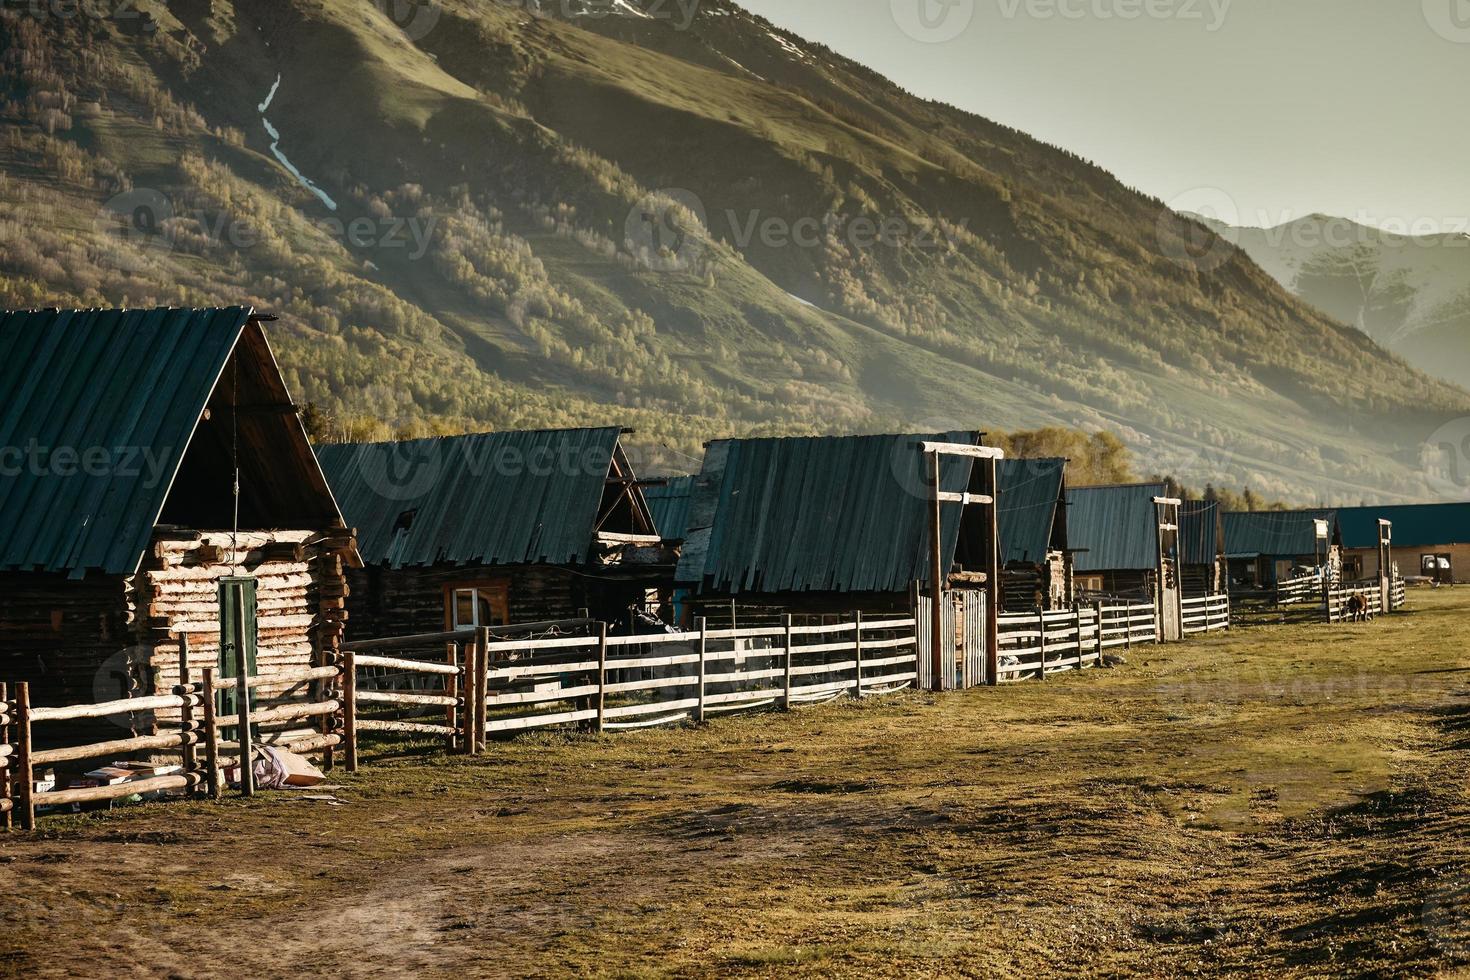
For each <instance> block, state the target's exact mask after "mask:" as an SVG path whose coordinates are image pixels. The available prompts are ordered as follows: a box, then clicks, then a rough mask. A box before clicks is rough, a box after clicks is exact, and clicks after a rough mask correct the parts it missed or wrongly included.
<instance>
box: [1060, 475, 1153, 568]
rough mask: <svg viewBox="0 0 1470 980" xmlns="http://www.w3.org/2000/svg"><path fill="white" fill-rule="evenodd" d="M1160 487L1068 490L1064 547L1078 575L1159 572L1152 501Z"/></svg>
mask: <svg viewBox="0 0 1470 980" xmlns="http://www.w3.org/2000/svg"><path fill="white" fill-rule="evenodd" d="M1167 491H1168V488H1167V487H1166V486H1165V485H1164V484H1162V483H1126V484H1118V485H1115V486H1105V487H1068V488H1067V545H1068V547H1070V548H1072V549H1073V550H1075V551H1077V559H1076V570H1077V571H1078V572H1103V571H1112V572H1131V571H1146V570H1148V569H1151V568H1157V567H1158V557H1159V555H1158V553H1159V537H1158V536H1159V527H1158V511H1157V509H1156V508H1155V506H1154V502H1153V501H1154V498H1155V497H1164V496H1167V495H1168V492H1167Z"/></svg>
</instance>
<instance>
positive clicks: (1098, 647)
mask: <svg viewBox="0 0 1470 980" xmlns="http://www.w3.org/2000/svg"><path fill="white" fill-rule="evenodd" d="M1092 615H1093V619H1094V623H1093V634H1094V635H1093V655H1094V656H1095V657H1096V660H1097V662H1096V666H1098V667H1101V666H1102V665H1103V604H1102V600H1101V599H1098V600H1096V601H1095V602H1093V604H1092Z"/></svg>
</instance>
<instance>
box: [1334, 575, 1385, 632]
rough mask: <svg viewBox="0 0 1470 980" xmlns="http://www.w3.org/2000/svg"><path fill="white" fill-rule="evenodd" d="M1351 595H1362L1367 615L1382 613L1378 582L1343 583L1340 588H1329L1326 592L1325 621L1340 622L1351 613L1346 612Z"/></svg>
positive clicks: (1381, 595)
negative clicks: (1363, 583) (1364, 583)
mask: <svg viewBox="0 0 1470 980" xmlns="http://www.w3.org/2000/svg"><path fill="white" fill-rule="evenodd" d="M1353 596H1362V597H1363V600H1364V602H1365V603H1366V608H1367V612H1368V615H1369V616H1380V615H1382V614H1383V593H1382V591H1381V586H1380V585H1379V583H1378V582H1376V581H1374V582H1373V583H1372V584H1369V585H1362V584H1359V585H1345V586H1342V587H1341V588H1336V589H1329V590H1328V592H1327V621H1328V622H1329V623H1341V622H1344V621H1346V620H1347V619H1348V618H1349V616H1350V615H1351V614H1350V613H1349V612H1348V600H1349V599H1351V598H1352V597H1353Z"/></svg>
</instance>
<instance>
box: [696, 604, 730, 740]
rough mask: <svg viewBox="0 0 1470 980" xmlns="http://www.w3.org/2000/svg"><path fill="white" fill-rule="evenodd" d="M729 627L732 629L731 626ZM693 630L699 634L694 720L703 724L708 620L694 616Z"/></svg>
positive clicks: (707, 655) (707, 652) (707, 654)
mask: <svg viewBox="0 0 1470 980" xmlns="http://www.w3.org/2000/svg"><path fill="white" fill-rule="evenodd" d="M731 622H732V623H733V622H734V620H733V619H732V620H731ZM731 628H732V629H733V627H731ZM694 631H695V632H696V633H698V634H699V639H698V640H697V641H696V643H697V645H698V647H699V662H698V663H697V664H695V666H694V673H695V681H696V683H697V684H698V686H699V690H698V692H696V694H695V697H696V699H697V702H698V703H697V704H695V706H694V720H695V721H696V722H699V723H701V724H703V722H704V697H705V694H704V678H705V675H706V674H707V673H708V671H709V668H708V666H707V663H706V661H707V660H708V657H709V636H708V635H707V634H708V632H709V620H708V619H707V618H706V617H704V616H695V617H694ZM733 642H736V643H739V642H740V641H739V640H735V641H733Z"/></svg>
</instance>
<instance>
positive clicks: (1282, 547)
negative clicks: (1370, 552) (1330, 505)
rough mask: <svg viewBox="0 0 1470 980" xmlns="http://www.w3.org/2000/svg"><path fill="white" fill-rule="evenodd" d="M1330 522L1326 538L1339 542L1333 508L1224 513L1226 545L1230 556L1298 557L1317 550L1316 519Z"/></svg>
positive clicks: (1339, 536) (1340, 538) (1314, 552)
mask: <svg viewBox="0 0 1470 980" xmlns="http://www.w3.org/2000/svg"><path fill="white" fill-rule="evenodd" d="M1318 520H1325V521H1327V522H1328V523H1329V534H1330V535H1331V536H1330V538H1329V540H1330V541H1331V542H1332V543H1334V544H1337V543H1340V542H1341V540H1342V536H1341V534H1340V533H1339V530H1338V524H1337V511H1335V510H1279V511H1278V510H1257V511H1233V512H1230V513H1227V514H1226V515H1225V547H1226V552H1227V554H1229V555H1230V557H1232V558H1254V557H1256V556H1257V555H1277V556H1281V557H1286V558H1301V557H1306V556H1307V555H1314V554H1316V553H1317V527H1316V521H1318Z"/></svg>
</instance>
